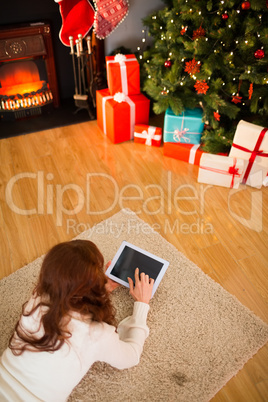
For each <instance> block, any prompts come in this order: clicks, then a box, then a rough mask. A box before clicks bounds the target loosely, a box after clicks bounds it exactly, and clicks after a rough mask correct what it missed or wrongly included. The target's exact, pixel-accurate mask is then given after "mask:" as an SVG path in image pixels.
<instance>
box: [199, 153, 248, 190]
mask: <svg viewBox="0 0 268 402" xmlns="http://www.w3.org/2000/svg"><path fill="white" fill-rule="evenodd" d="M233 163H234V164H233V166H230V167H229V169H228V170H227V171H226V170H222V169H216V168H212V167H209V166H201V165H200V166H199V168H200V169H205V170H210V171H211V172H215V173H221V174H231V175H232V181H231V185H230V188H233V186H234V178H235V176H237V177H240V176H241V174H240V173H239V169H238V168H236V163H237V159H236V158H234V159H233Z"/></svg>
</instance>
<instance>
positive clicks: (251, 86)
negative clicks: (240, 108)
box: [248, 82, 253, 100]
mask: <svg viewBox="0 0 268 402" xmlns="http://www.w3.org/2000/svg"><path fill="white" fill-rule="evenodd" d="M252 94H253V83H252V82H251V84H250V86H249V90H248V99H249V100H250V99H251V97H252Z"/></svg>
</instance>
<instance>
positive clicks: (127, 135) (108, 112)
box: [96, 89, 150, 144]
mask: <svg viewBox="0 0 268 402" xmlns="http://www.w3.org/2000/svg"><path fill="white" fill-rule="evenodd" d="M96 94H97V95H96V100H97V123H98V126H99V127H100V128H101V129H102V131H103V132H104V134H105V135H107V137H108V138H109V139H110V140H111V141H112V142H113V143H115V144H117V143H119V142H123V141H128V140H131V139H133V138H134V127H135V123H145V124H148V121H149V109H150V100H149V99H148V98H146V96H144V95H143V94H139V95H130V96H127V95H125V94H123V93H117V94H115V95H114V96H112V95H110V92H109V90H108V89H101V90H99V91H97V92H96Z"/></svg>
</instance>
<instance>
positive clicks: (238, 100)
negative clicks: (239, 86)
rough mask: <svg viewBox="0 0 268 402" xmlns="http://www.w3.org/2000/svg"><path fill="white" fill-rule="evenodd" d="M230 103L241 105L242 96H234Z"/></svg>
mask: <svg viewBox="0 0 268 402" xmlns="http://www.w3.org/2000/svg"><path fill="white" fill-rule="evenodd" d="M232 102H234V103H235V104H237V103H241V102H242V96H239V95H238V94H237V95H234V96H233V97H232Z"/></svg>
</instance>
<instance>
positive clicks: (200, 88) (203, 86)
mask: <svg viewBox="0 0 268 402" xmlns="http://www.w3.org/2000/svg"><path fill="white" fill-rule="evenodd" d="M194 87H195V90H196V92H197V93H198V94H206V93H207V90H208V89H209V86H208V84H207V83H206V81H205V80H203V81H199V80H196V83H195V84H194Z"/></svg>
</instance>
